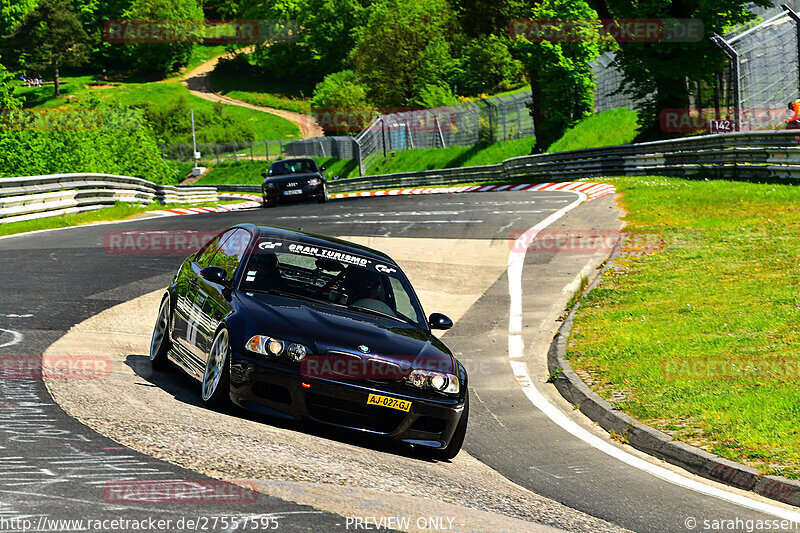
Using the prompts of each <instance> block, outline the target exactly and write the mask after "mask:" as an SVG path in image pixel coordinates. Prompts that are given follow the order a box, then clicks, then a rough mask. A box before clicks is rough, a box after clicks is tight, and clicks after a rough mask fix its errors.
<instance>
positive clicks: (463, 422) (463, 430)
mask: <svg viewBox="0 0 800 533" xmlns="http://www.w3.org/2000/svg"><path fill="white" fill-rule="evenodd" d="M468 419H469V392H467V395H466V397H465V398H464V412H462V413H461V418H459V419H458V425H457V426H456V430H455V432H454V433H453V437H452V438H451V439H450V443H449V444H448V445H447V447H446V448H444V449H442V450H437V452H436V454H435V456H436V459H439V460H440V461H447V460H449V459H452V458H453V457H455V456H456V455H458V452H460V451H461V446H462V445H463V444H464V437H465V436H466V435H467V420H468Z"/></svg>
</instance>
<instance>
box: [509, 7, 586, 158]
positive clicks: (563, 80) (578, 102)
mask: <svg viewBox="0 0 800 533" xmlns="http://www.w3.org/2000/svg"><path fill="white" fill-rule="evenodd" d="M532 18H533V19H535V20H552V19H571V20H574V19H579V20H596V19H597V14H596V13H595V12H594V10H592V8H590V7H589V5H588V4H587V3H586V2H585V1H583V0H543V1H542V3H540V4H539V5H538V6H536V7H535V8H534V10H533V13H532ZM515 50H516V53H517V54H518V55H519V56H520V58H521V59H522V62H523V64H525V66H526V68H527V69H528V76H529V77H530V80H531V93H532V102H531V115H532V117H533V124H534V128H535V130H536V149H537V150H539V151H544V150H546V149H547V148H548V147H549V146H550V145H551V144H552V143H553V142H555V141H556V140H558V139H559V138H560V137H561V136H562V135H563V134H564V132H565V131H566V130H567V128H569V127H570V126H573V125H574V124H575V123H576V122H578V121H579V120H581V119H583V118H585V117H587V116H591V114H592V112H593V111H594V90H595V83H594V78H593V77H592V71H591V68H590V67H589V61H590V60H592V59H594V58H595V57H597V55H598V53H599V46H598V43H597V42H596V41H595V40H594V39H593V38H591V37H590V38H588V39H584V40H575V41H571V42H550V41H547V40H542V41H536V42H531V41H528V40H527V38H525V37H518V40H517V42H516V46H515Z"/></svg>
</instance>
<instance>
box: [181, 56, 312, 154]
mask: <svg viewBox="0 0 800 533" xmlns="http://www.w3.org/2000/svg"><path fill="white" fill-rule="evenodd" d="M223 55H225V54H223ZM220 57H223V56H217V57H215V58H214V59H211V60H210V61H206V62H205V63H203V64H202V65H200V66H199V67H197V68H195V69H194V70H192V71H189V72H187V73H186V74H184V76H183V79H182V81H183V85H184V86H186V88H187V89H189V91H190V92H191V93H192V94H193V95H195V96H198V97H200V98H203V99H205V100H209V101H211V102H222V103H223V104H228V105H237V106H239V107H246V108H248V109H254V110H256V111H263V112H264V113H272V114H273V115H278V116H279V117H282V118H285V119H286V120H288V121H290V122H293V123H295V124H297V126H298V127H299V128H300V133H301V134H302V136H303V139H310V138H312V137H322V135H323V133H322V128H321V127H319V125H318V124H317V122H316V120H315V119H314V117H312V116H311V115H303V114H301V113H294V112H292V111H285V110H283V109H275V108H272V107H263V106H257V105H253V104H248V103H246V102H242V101H240V100H236V99H234V98H230V97H229V96H224V95H222V94H218V93H215V92H214V91H213V90H212V89H211V84H210V82H209V76H208V75H209V73H210V72H211V71H212V70H214V67H216V66H217V61H219V58H220Z"/></svg>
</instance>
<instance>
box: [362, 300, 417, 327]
mask: <svg viewBox="0 0 800 533" xmlns="http://www.w3.org/2000/svg"><path fill="white" fill-rule="evenodd" d="M347 308H348V309H353V310H355V311H364V312H365V313H371V314H373V315H378V316H385V317H386V318H393V319H395V320H397V321H399V322H405V323H406V324H409V325H411V326H414V327H418V326H417V325H416V324H414V323H413V322H411V321H410V320H407V319H406V318H404V317H400V316H397V315H390V314H388V313H381V312H380V311H376V310H375V309H371V308H369V307H362V306H360V305H348V306H347Z"/></svg>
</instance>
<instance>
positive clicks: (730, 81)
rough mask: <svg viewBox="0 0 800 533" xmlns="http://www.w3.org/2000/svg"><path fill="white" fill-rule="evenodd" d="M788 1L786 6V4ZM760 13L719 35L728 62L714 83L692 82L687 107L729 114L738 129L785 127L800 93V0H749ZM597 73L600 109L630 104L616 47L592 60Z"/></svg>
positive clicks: (703, 115)
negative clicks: (761, 1)
mask: <svg viewBox="0 0 800 533" xmlns="http://www.w3.org/2000/svg"><path fill="white" fill-rule="evenodd" d="M784 6H785V7H784ZM748 7H749V8H750V10H751V11H753V13H755V14H756V19H755V20H753V21H751V22H749V23H748V24H745V25H742V26H739V27H737V28H733V29H731V31H729V32H728V33H726V34H725V35H723V36H714V37H713V40H714V41H715V42H716V43H717V45H718V46H719V47H720V49H721V50H722V51H723V53H725V55H726V56H727V57H728V60H729V61H728V65H726V67H725V68H724V69H723V70H721V71H720V72H717V73H715V74H714V76H713V81H712V82H711V83H702V84H695V85H694V86H692V87H690V88H689V89H690V91H689V96H690V101H689V106H690V109H688V110H687V113H692V114H693V115H694V116H696V117H700V120H699V121H697V122H692V123H690V127H694V126H696V125H701V124H702V122H703V120H704V119H708V118H711V117H713V118H715V119H716V120H719V119H726V118H727V119H729V120H730V122H731V123H732V124H733V129H739V130H742V131H752V130H759V129H774V128H776V127H779V126H780V125H781V124H782V123H783V121H784V120H785V119H786V117H787V116H788V109H787V104H788V103H789V102H791V101H793V100H795V99H796V98H798V97H800V68H799V66H798V65H799V64H800V46H799V42H800V41H798V34H799V32H800V17H798V15H797V14H796V11H798V10H800V0H794V1H791V2H786V3H785V4H782V5H781V6H775V7H771V8H760V7H758V6H755V5H752V4H751V5H749V6H748ZM590 66H591V67H592V70H593V71H594V75H595V82H596V84H597V91H596V93H595V102H594V105H595V113H599V112H601V111H605V110H607V109H616V108H619V107H627V108H629V109H633V108H634V107H635V105H634V101H633V100H632V99H631V98H630V97H629V96H628V95H626V94H625V93H624V92H623V91H622V90H621V87H622V74H621V72H620V70H619V68H617V66H616V64H615V52H607V53H605V54H603V55H602V56H600V57H598V58H597V59H595V60H593V61H592V62H591V63H590Z"/></svg>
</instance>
